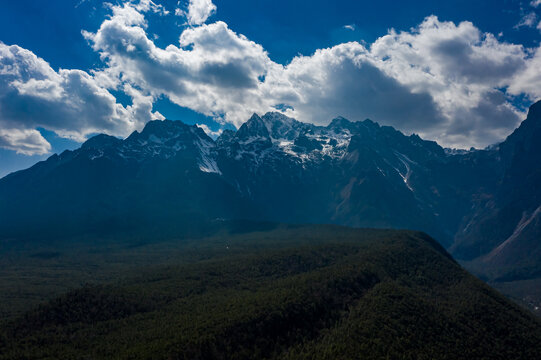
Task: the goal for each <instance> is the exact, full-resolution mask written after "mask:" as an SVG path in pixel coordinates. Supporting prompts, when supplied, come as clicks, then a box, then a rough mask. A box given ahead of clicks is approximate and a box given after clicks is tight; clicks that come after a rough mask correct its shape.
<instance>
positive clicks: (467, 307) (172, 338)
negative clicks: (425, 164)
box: [0, 226, 541, 359]
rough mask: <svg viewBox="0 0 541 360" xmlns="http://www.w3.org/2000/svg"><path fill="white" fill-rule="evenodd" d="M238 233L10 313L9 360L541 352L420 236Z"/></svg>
mask: <svg viewBox="0 0 541 360" xmlns="http://www.w3.org/2000/svg"><path fill="white" fill-rule="evenodd" d="M232 232H233V231H229V235H224V234H222V235H221V236H217V237H215V238H212V239H207V240H206V241H199V242H193V243H190V244H188V245H187V246H186V248H185V249H184V253H185V256H184V257H183V256H179V262H180V263H179V264H177V265H169V266H166V267H164V266H158V267H155V268H153V269H146V270H139V271H134V272H133V273H132V274H131V275H130V276H128V277H127V278H126V279H124V280H122V281H120V282H116V283H114V284H108V285H107V284H106V285H100V286H97V285H95V286H85V287H82V288H79V289H77V290H73V291H71V292H69V293H67V294H65V295H64V296H61V297H59V298H57V299H55V300H53V301H50V302H48V303H46V304H44V305H42V306H40V307H38V308H36V309H34V310H33V311H30V312H28V313H26V314H25V315H24V316H20V317H18V318H17V319H14V320H11V321H9V322H8V323H5V324H4V325H3V326H2V327H1V331H0V359H44V358H49V359H112V358H119V359H150V358H152V359H539V358H541V323H540V322H539V320H537V319H536V318H534V317H533V316H532V315H531V314H530V313H528V312H526V311H524V310H522V309H521V308H519V307H518V306H516V305H514V304H513V303H511V302H510V301H508V300H507V299H505V298H504V297H502V296H501V295H499V294H498V293H496V292H495V291H493V290H492V289H490V288H489V287H488V286H486V285H485V284H483V283H482V282H481V281H479V280H477V279H476V278H474V277H473V276H471V275H469V274H468V273H467V272H466V271H464V270H463V269H462V268H461V267H460V266H458V265H457V263H456V262H455V261H454V260H452V258H451V257H450V256H449V255H448V254H447V253H446V252H445V250H444V249H443V248H442V247H441V246H440V245H439V244H438V243H437V242H435V241H434V240H432V239H431V238H429V237H428V236H426V235H424V234H422V233H417V232H409V231H392V230H387V231H384V230H358V229H357V230H355V229H348V228H341V227H335V226H274V227H273V226H271V227H270V228H268V229H267V230H266V231H256V232H248V233H236V234H232ZM186 256H188V257H189V258H191V261H188V260H187V258H186Z"/></svg>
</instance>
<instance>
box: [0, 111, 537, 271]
mask: <svg viewBox="0 0 541 360" xmlns="http://www.w3.org/2000/svg"><path fill="white" fill-rule="evenodd" d="M539 138H541V102H540V103H536V104H534V105H533V106H532V107H531V109H530V111H529V114H528V118H527V119H526V120H525V121H524V122H523V123H522V125H521V126H520V127H519V128H518V129H517V130H516V131H515V132H514V133H513V134H511V135H510V136H509V137H508V138H507V139H506V140H505V141H504V142H503V143H501V144H499V145H498V146H495V147H491V148H487V149H485V150H471V151H464V152H453V151H449V150H446V149H443V148H442V147H441V146H439V145H438V144H437V143H435V142H433V141H426V140H423V139H421V138H420V137H419V136H417V135H411V136H406V135H404V134H402V133H401V132H399V131H397V130H395V129H394V128H392V127H388V126H380V125H378V124H377V123H375V122H373V121H371V120H365V121H358V122H351V121H349V120H346V119H344V118H336V119H334V120H333V121H332V122H331V123H330V124H329V125H328V126H325V127H323V126H315V125H312V124H307V123H302V122H299V121H296V120H294V119H292V118H288V117H286V116H284V115H282V114H280V113H276V112H272V113H267V114H265V115H264V116H262V117H260V116H258V115H256V114H254V115H253V116H252V117H251V118H250V119H249V120H248V121H247V122H246V123H244V124H243V125H242V126H241V127H240V128H239V129H238V131H236V132H235V131H231V130H226V131H224V132H223V133H222V134H221V136H220V137H218V138H217V139H216V140H213V139H212V138H210V137H209V136H207V135H206V134H205V132H204V131H203V130H202V129H200V128H199V127H197V126H195V125H193V126H189V125H186V124H184V123H182V122H181V121H168V120H165V121H152V122H149V123H148V124H147V125H146V127H145V128H144V130H143V131H142V132H140V133H139V132H134V133H133V134H132V135H130V136H129V137H128V138H126V139H125V140H120V139H117V138H115V137H111V136H107V135H98V136H96V137H93V138H91V139H89V140H88V141H87V142H85V143H84V144H83V145H82V146H81V148H80V149H77V150H75V151H65V152H63V153H62V154H60V155H53V156H51V157H50V158H49V159H48V160H46V161H43V162H40V163H38V164H36V165H35V166H33V167H31V168H29V169H27V170H24V171H19V172H16V173H13V174H10V175H8V176H6V177H5V178H3V179H1V180H0V236H2V237H3V238H5V239H7V238H15V239H19V238H32V237H39V238H44V237H46V236H70V235H72V234H80V233H92V232H100V231H101V232H111V231H134V232H138V231H149V232H152V231H157V229H160V231H164V229H167V231H171V232H172V233H181V232H186V231H188V232H189V231H194V232H197V231H202V230H204V229H206V228H207V225H206V224H208V221H211V220H214V219H251V220H268V221H277V222H286V223H332V224H340V225H347V226H352V227H376V228H407V229H415V230H422V231H425V232H426V233H428V234H430V235H432V236H433V237H434V238H436V239H437V240H438V241H439V242H440V243H441V244H442V245H443V246H444V247H446V248H447V249H449V250H450V251H451V253H452V254H453V255H454V256H455V257H456V258H457V259H461V260H473V259H477V260H478V261H481V262H483V263H484V264H486V266H490V265H491V264H493V265H494V266H503V268H505V266H507V265H509V266H513V272H514V273H513V274H514V275H513V276H524V277H526V278H527V277H532V276H537V275H541V272H540V273H539V274H537V272H538V271H539V270H540V269H541V266H539V264H541V242H540V241H539V238H540V235H541V207H540V206H541V188H540V187H539V186H538V185H539V184H540V183H541V141H539V140H538V139H539ZM517 263H520V269H519V270H517V268H516V266H515V265H516V264H517ZM517 271H518V272H517ZM520 274H522V275H520ZM500 275H501V276H504V275H503V274H500Z"/></svg>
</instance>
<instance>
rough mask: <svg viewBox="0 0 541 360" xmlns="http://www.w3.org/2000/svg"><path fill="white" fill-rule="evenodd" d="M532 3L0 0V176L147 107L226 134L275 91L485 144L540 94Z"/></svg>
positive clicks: (312, 106) (355, 115)
mask: <svg viewBox="0 0 541 360" xmlns="http://www.w3.org/2000/svg"><path fill="white" fill-rule="evenodd" d="M538 3H539V1H515V0H508V1H503V0H500V1H494V0H493V1H484V0H479V1H471V0H470V1H445V2H434V1H400V2H397V1H346V0H337V1H334V2H332V5H331V4H330V3H329V2H328V1H319V0H316V1H279V0H274V1H270V0H260V1H247V0H239V1H220V0H215V1H214V2H211V1H210V0H183V1H157V0H156V1H154V2H151V1H149V0H144V1H139V0H134V1H131V2H128V1H112V2H111V4H110V5H104V4H103V3H102V2H100V1H93V0H87V1H81V0H73V1H68V0H64V1H50V2H47V4H46V5H45V3H44V2H43V1H38V0H33V1H31V0H19V1H16V2H15V1H10V2H4V3H2V5H0V9H1V11H0V42H2V44H1V45H3V50H2V51H0V74H4V79H3V80H0V176H3V175H5V174H7V173H9V172H11V171H14V170H18V169H22V168H25V167H28V166H30V165H32V164H33V163H35V162H36V161H38V160H41V159H45V158H47V157H48V156H50V155H51V154H52V153H54V152H61V151H63V150H65V149H73V148H76V147H78V146H79V145H80V142H81V141H84V139H86V138H88V137H89V136H91V135H92V134H94V133H97V132H105V133H109V134H112V135H116V136H126V135H127V134H129V132H131V131H133V130H140V128H141V127H142V126H144V123H145V122H146V121H148V120H150V119H151V118H170V119H181V120H183V121H185V122H188V123H198V124H204V125H207V126H208V129H209V131H212V132H219V131H220V129H224V128H234V127H236V126H238V125H239V124H240V123H242V122H243V121H244V120H246V119H247V114H249V113H251V112H253V111H257V112H264V111H267V110H270V109H272V108H273V107H275V106H276V105H277V104H279V103H287V104H288V105H290V106H291V108H292V110H289V111H290V113H288V115H291V116H294V117H296V118H299V119H300V120H302V121H309V122H314V123H317V124H325V123H326V122H328V121H330V120H331V119H332V117H334V116H338V115H344V116H346V117H348V118H350V119H352V120H360V119H364V118H366V117H370V118H372V119H373V120H375V121H378V122H380V123H382V124H388V125H392V126H395V127H397V128H399V129H400V130H402V131H404V132H406V133H411V132H416V133H419V134H421V135H422V136H424V137H427V138H430V139H435V140H437V141H439V142H441V143H443V144H444V145H446V146H455V147H469V146H477V147H482V146H486V145H488V144H491V143H493V142H497V141H500V140H501V139H502V138H503V137H505V135H506V134H508V133H509V132H510V131H511V130H512V129H513V128H514V127H516V125H517V124H518V123H519V121H520V120H521V119H522V118H523V116H524V111H525V109H526V107H527V106H528V105H529V104H531V103H532V102H533V101H535V100H537V99H539V97H540V95H541V93H540V91H541V83H540V77H541V74H540V72H541V70H537V69H540V68H541V66H539V65H541V51H539V52H538V51H537V50H538V49H539V40H541V23H540V15H541V5H539V4H538ZM430 16H435V17H430ZM390 29H394V32H393V33H390V31H391V30H390ZM83 30H84V31H86V33H82V31H83ZM181 34H182V36H183V38H184V40H183V41H184V43H180V44H179V37H181ZM15 46H16V47H15ZM123 46H124V47H125V48H121V47H123ZM168 46H169V48H168ZM411 48H413V49H414V50H415V53H413V52H411V51H410V50H408V49H411ZM19 49H20V50H19ZM319 49H326V50H319ZM23 50H24V51H23ZM36 59H37V60H36ZM14 64H15V65H14ZM6 69H7V70H6ZM13 69H16V70H13ZM61 69H63V70H61ZM2 70H3V72H2ZM8 70H9V71H8ZM6 74H7V75H6ZM49 94H53V96H50V95H49ZM64 107H65V109H64Z"/></svg>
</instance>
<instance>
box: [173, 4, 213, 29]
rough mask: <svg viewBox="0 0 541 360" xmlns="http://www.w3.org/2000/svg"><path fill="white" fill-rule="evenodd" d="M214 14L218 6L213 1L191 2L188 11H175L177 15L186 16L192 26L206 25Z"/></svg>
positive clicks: (178, 9)
mask: <svg viewBox="0 0 541 360" xmlns="http://www.w3.org/2000/svg"><path fill="white" fill-rule="evenodd" d="M179 3H180V1H179ZM214 13H216V5H214V3H213V2H212V0H189V2H188V8H187V10H182V9H180V8H177V9H175V15H177V16H185V17H186V19H187V20H188V24H190V25H201V24H204V23H205V22H206V21H207V19H208V18H209V17H210V16H212V15H213V14H214Z"/></svg>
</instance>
